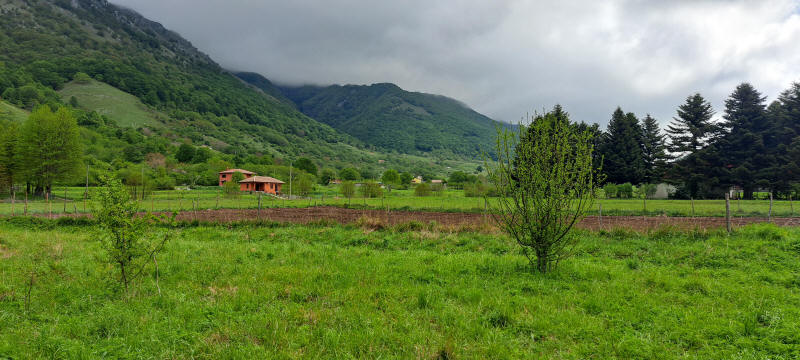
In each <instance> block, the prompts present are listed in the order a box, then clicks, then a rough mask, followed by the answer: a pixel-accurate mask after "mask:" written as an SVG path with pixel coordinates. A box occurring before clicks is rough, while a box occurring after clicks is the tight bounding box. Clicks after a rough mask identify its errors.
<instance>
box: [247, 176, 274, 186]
mask: <svg viewBox="0 0 800 360" xmlns="http://www.w3.org/2000/svg"><path fill="white" fill-rule="evenodd" d="M251 182H252V183H274V184H285V183H284V182H283V181H280V180H278V179H276V178H274V177H269V176H253V177H250V178H247V179H244V180H242V181H239V183H251Z"/></svg>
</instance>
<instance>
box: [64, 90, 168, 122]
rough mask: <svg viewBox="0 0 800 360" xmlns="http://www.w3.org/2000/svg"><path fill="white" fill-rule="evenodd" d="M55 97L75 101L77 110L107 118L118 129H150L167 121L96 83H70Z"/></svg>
mask: <svg viewBox="0 0 800 360" xmlns="http://www.w3.org/2000/svg"><path fill="white" fill-rule="evenodd" d="M58 93H59V94H61V96H62V98H63V99H64V100H67V101H69V99H71V98H72V97H75V99H76V100H77V102H78V106H79V107H82V108H85V109H87V110H90V111H96V112H97V113H98V114H100V115H105V116H108V117H109V118H111V119H114V121H116V123H117V125H119V126H124V127H134V128H136V127H140V126H144V125H150V126H152V125H155V124H157V123H159V122H163V121H165V119H166V116H165V115H164V114H161V113H159V112H158V111H154V110H152V109H150V108H148V107H147V106H146V105H144V104H142V102H141V101H139V98H137V97H135V96H133V95H131V94H128V93H126V92H124V91H121V90H119V89H117V88H115V87H113V86H111V85H108V84H106V83H102V82H99V81H89V82H87V83H85V84H84V83H78V82H75V81H72V82H69V83H67V84H65V85H64V88H63V89H61V90H60V91H59V92H58Z"/></svg>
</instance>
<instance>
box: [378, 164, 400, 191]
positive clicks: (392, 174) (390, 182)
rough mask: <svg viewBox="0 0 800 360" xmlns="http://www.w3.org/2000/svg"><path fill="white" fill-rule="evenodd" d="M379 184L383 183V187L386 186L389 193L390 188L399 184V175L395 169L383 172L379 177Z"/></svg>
mask: <svg viewBox="0 0 800 360" xmlns="http://www.w3.org/2000/svg"><path fill="white" fill-rule="evenodd" d="M381 182H383V185H385V186H386V189H387V190H388V191H389V192H392V186H394V185H397V184H398V183H400V173H398V172H397V170H395V169H389V170H386V171H384V172H383V176H381Z"/></svg>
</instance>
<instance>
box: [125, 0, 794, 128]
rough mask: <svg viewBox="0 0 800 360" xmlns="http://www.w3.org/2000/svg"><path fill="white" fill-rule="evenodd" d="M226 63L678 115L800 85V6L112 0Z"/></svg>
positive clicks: (505, 110) (522, 108) (606, 112)
mask: <svg viewBox="0 0 800 360" xmlns="http://www.w3.org/2000/svg"><path fill="white" fill-rule="evenodd" d="M112 1H115V3H118V4H120V5H124V6H127V7H130V8H132V9H135V10H137V11H139V12H141V13H142V14H143V15H145V16H147V17H149V18H151V19H153V20H156V21H159V22H161V23H162V24H163V25H164V26H165V27H167V28H170V29H172V30H175V31H177V32H178V33H180V34H182V35H183V36H184V37H185V38H187V39H188V40H190V41H192V42H193V43H194V44H195V46H197V47H198V48H200V49H201V50H203V51H205V52H207V53H208V54H209V55H211V56H212V57H213V58H214V59H215V60H217V61H218V62H219V63H221V64H222V65H223V66H225V67H227V68H231V69H237V70H247V71H255V72H259V73H261V74H263V75H264V76H266V77H268V78H270V79H272V80H274V81H277V82H282V83H288V84H303V83H313V84H332V83H356V84H359V83H375V82H393V83H396V84H398V85H399V86H401V87H403V88H405V89H407V90H412V91H422V92H430V93H438V94H443V95H447V96H450V97H453V98H456V99H458V100H460V101H462V102H464V103H466V104H468V105H469V106H471V107H473V108H475V109H476V110H477V111H480V112H482V113H485V114H487V115H489V116H491V117H493V118H495V119H498V120H503V121H512V122H516V121H517V120H519V118H520V117H521V116H523V115H524V114H525V113H526V112H531V111H535V110H540V109H542V108H550V107H551V106H552V105H554V104H556V103H560V104H562V105H564V107H565V108H566V109H567V110H568V111H569V112H570V113H571V114H572V115H573V118H574V119H576V120H584V121H588V122H599V123H601V124H604V123H606V122H607V120H608V118H609V117H610V115H611V112H612V111H613V109H614V108H615V107H616V106H622V107H623V109H625V110H626V111H633V112H635V113H637V114H641V115H644V114H645V113H651V114H652V115H653V116H656V117H657V118H659V119H660V120H661V121H662V123H666V122H667V121H669V119H670V118H671V117H672V116H673V114H674V112H675V108H676V106H677V105H679V104H680V103H682V102H683V100H684V99H685V98H686V96H687V95H689V94H691V93H693V92H697V91H699V92H701V93H703V94H704V95H706V97H708V98H709V99H710V100H711V101H712V103H713V105H714V106H715V108H716V109H717V112H718V113H720V112H721V110H722V108H721V107H722V103H723V99H724V98H725V96H727V94H728V93H729V92H730V91H732V90H733V87H734V86H735V85H736V83H738V82H742V81H749V82H751V83H753V84H754V85H755V86H756V87H757V88H759V89H760V90H761V91H762V92H763V93H764V94H765V95H767V96H769V98H770V99H774V98H775V97H776V95H777V94H778V93H779V92H780V91H781V90H782V89H785V88H786V87H788V86H789V84H790V83H791V82H792V81H796V80H800V47H797V46H796V45H795V44H797V43H800V15H798V12H797V9H798V8H799V6H798V0H774V1H669V2H666V1H644V0H616V1H603V2H599V1H590V0H587V1H562V2H537V1H523V0H494V1H479V0H456V1H423V0H408V1H372V0H333V1H311V0H297V1H273V0H266V1H255V0H227V1H225V0H209V1H198V0H172V1H163V0H158V1H156V0H112Z"/></svg>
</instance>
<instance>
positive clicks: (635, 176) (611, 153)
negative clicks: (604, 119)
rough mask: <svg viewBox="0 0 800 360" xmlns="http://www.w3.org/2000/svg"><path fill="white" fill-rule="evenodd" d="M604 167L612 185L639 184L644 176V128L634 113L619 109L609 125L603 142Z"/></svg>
mask: <svg viewBox="0 0 800 360" xmlns="http://www.w3.org/2000/svg"><path fill="white" fill-rule="evenodd" d="M602 144H603V156H604V159H603V164H604V165H605V166H604V169H605V173H606V176H607V177H608V179H607V180H608V181H609V182H612V183H615V184H621V183H626V182H631V183H636V182H640V181H641V180H642V177H643V175H644V161H643V156H642V128H641V126H640V125H639V119H637V118H636V116H635V115H634V114H633V113H627V114H626V113H624V112H623V111H622V109H621V108H619V107H618V108H617V109H616V110H615V111H614V114H613V115H612V116H611V121H609V123H608V130H607V133H606V137H605V139H604V140H603V143H602Z"/></svg>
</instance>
